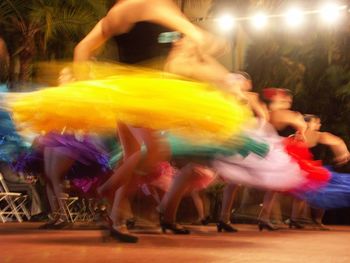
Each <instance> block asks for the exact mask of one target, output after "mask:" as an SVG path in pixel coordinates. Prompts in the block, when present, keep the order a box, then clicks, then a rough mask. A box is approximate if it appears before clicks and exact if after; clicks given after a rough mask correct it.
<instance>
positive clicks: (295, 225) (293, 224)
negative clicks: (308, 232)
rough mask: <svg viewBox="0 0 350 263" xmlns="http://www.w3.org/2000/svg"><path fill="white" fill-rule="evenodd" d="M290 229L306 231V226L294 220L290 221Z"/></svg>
mask: <svg viewBox="0 0 350 263" xmlns="http://www.w3.org/2000/svg"><path fill="white" fill-rule="evenodd" d="M289 228H290V229H292V228H295V229H304V228H305V226H303V225H302V224H300V223H299V222H297V221H295V220H293V219H289Z"/></svg>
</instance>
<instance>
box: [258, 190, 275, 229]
mask: <svg viewBox="0 0 350 263" xmlns="http://www.w3.org/2000/svg"><path fill="white" fill-rule="evenodd" d="M277 197H278V193H276V192H272V191H269V192H266V193H265V196H264V202H263V207H262V209H261V211H260V215H259V222H258V227H259V230H260V231H262V230H263V229H267V230H269V231H274V230H278V229H279V228H278V227H276V226H274V225H273V224H272V223H271V222H270V219H271V212H272V209H273V206H274V204H275V200H276V198H277Z"/></svg>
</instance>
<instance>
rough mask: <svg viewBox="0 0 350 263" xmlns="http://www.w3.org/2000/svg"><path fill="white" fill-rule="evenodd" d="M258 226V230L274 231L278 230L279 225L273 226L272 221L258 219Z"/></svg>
mask: <svg viewBox="0 0 350 263" xmlns="http://www.w3.org/2000/svg"><path fill="white" fill-rule="evenodd" d="M258 228H259V230H260V231H263V230H264V229H266V230H268V231H276V230H279V227H277V226H274V225H273V224H272V223H270V222H264V221H259V222H258Z"/></svg>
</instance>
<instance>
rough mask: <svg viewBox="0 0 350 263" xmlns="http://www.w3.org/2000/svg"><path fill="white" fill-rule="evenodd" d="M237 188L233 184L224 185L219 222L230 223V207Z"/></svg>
mask: <svg viewBox="0 0 350 263" xmlns="http://www.w3.org/2000/svg"><path fill="white" fill-rule="evenodd" d="M237 190H238V186H237V185H235V184H226V186H225V188H224V193H223V197H222V207H221V214H220V221H222V222H225V223H227V222H230V216H231V212H232V210H231V209H232V205H233V202H234V200H235V197H236V194H237Z"/></svg>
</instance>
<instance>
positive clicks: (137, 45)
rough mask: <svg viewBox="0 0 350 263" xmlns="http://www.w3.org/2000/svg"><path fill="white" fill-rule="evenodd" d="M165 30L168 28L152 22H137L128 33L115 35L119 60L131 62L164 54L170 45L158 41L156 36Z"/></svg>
mask: <svg viewBox="0 0 350 263" xmlns="http://www.w3.org/2000/svg"><path fill="white" fill-rule="evenodd" d="M167 31H170V30H169V29H167V28H165V27H162V26H159V25H156V24H153V23H149V22H139V23H136V24H135V26H134V27H133V28H132V29H131V30H130V31H129V32H128V33H125V34H122V35H119V36H115V37H114V39H115V41H116V42H117V44H118V50H119V61H120V62H123V63H128V64H133V63H138V62H141V61H144V60H149V59H152V58H155V57H159V56H162V55H166V54H167V53H168V52H169V48H170V45H167V44H160V43H158V36H159V34H160V33H163V32H167Z"/></svg>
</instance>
